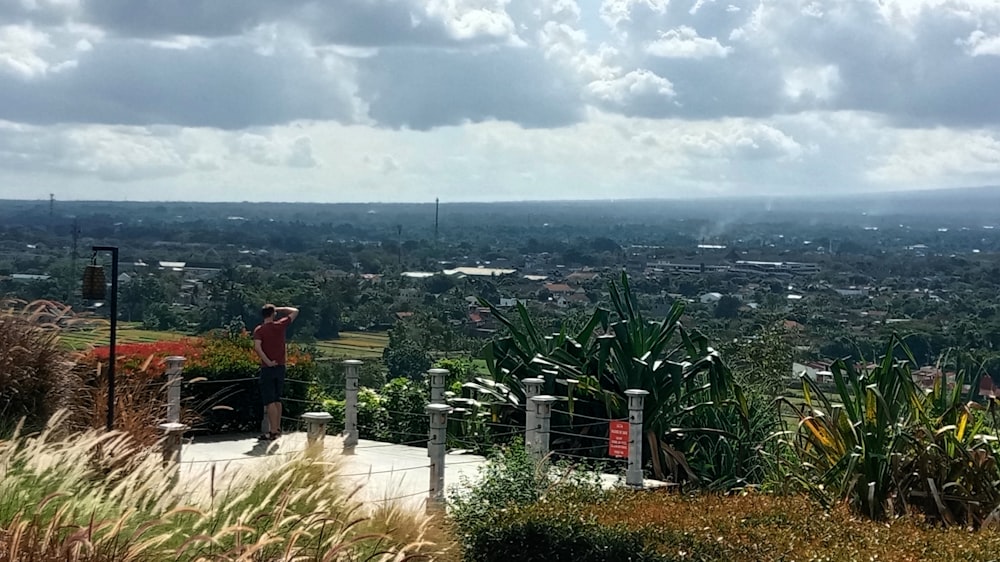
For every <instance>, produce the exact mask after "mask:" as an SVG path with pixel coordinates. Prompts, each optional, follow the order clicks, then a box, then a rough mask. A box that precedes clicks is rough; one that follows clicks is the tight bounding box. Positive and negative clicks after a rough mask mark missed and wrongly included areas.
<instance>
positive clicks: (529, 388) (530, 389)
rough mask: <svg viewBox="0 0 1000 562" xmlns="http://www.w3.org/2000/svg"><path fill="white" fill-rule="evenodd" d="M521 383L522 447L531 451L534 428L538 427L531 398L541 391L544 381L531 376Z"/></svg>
mask: <svg viewBox="0 0 1000 562" xmlns="http://www.w3.org/2000/svg"><path fill="white" fill-rule="evenodd" d="M521 383H522V384H523V385H524V449H525V450H526V451H529V452H531V451H534V450H535V449H534V447H535V445H534V443H535V430H536V429H538V427H537V426H538V423H537V422H536V421H535V403H534V402H532V401H531V399H532V398H534V397H536V396H538V395H539V394H541V393H542V385H543V384H545V381H544V380H542V379H534V378H532V379H524V380H523V381H521Z"/></svg>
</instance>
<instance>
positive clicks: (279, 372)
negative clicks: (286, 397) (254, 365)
mask: <svg viewBox="0 0 1000 562" xmlns="http://www.w3.org/2000/svg"><path fill="white" fill-rule="evenodd" d="M284 388H285V366H284V365H275V366H274V367H261V368H260V397H261V399H262V400H263V402H264V405H265V406H267V405H268V404H270V403H272V402H281V391H282V390H284Z"/></svg>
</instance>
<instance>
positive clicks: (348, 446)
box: [344, 359, 361, 455]
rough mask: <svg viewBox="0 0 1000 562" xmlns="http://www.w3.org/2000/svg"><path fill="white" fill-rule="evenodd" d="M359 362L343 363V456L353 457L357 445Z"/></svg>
mask: <svg viewBox="0 0 1000 562" xmlns="http://www.w3.org/2000/svg"><path fill="white" fill-rule="evenodd" d="M360 368H361V361H358V360H357V359H348V360H347V361H344V454H346V455H353V454H354V448H355V447H356V446H357V445H358V380H359V379H360V378H361V373H360V372H359V371H360Z"/></svg>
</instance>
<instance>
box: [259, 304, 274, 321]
mask: <svg viewBox="0 0 1000 562" xmlns="http://www.w3.org/2000/svg"><path fill="white" fill-rule="evenodd" d="M260 315H261V316H262V317H263V318H264V320H265V321H267V320H274V305H273V304H265V305H264V306H263V307H262V308H261V309H260Z"/></svg>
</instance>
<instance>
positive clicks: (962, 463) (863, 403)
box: [785, 336, 1000, 524]
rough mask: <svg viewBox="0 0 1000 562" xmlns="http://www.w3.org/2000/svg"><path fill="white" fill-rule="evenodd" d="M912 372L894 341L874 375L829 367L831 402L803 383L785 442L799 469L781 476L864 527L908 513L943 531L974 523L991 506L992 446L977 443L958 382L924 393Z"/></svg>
mask: <svg viewBox="0 0 1000 562" xmlns="http://www.w3.org/2000/svg"><path fill="white" fill-rule="evenodd" d="M897 351H899V352H900V354H901V355H902V356H903V357H904V359H903V360H897V359H896V358H895V357H896V355H897ZM914 364H915V361H914V360H913V356H912V355H911V354H910V352H909V350H908V349H907V348H906V346H905V345H904V344H903V343H902V342H901V341H900V340H899V339H898V337H896V336H893V338H892V340H891V341H890V343H889V347H888V349H887V351H886V354H885V356H884V358H883V359H882V360H881V362H880V363H879V364H878V365H876V366H875V367H874V368H871V369H868V370H864V371H858V370H857V369H856V368H855V366H854V365H852V364H848V363H846V362H845V361H843V360H841V361H837V362H836V363H834V365H833V366H832V367H831V371H832V373H833V378H834V383H835V387H836V396H835V397H836V400H837V402H834V401H833V400H831V399H830V398H829V397H828V396H827V395H826V393H825V392H823V390H822V389H821V388H820V387H819V385H817V383H816V382H814V381H813V380H811V379H809V378H808V377H806V376H803V377H802V391H803V396H804V404H803V405H802V406H794V405H792V407H793V408H794V411H795V413H796V415H797V416H798V418H799V423H798V427H797V430H796V431H794V432H790V434H791V435H792V440H791V441H790V444H791V445H792V449H793V451H794V453H795V456H796V457H797V459H798V463H799V464H798V466H796V467H794V468H793V470H792V471H791V472H790V473H789V476H790V477H791V478H793V479H795V480H797V481H798V482H799V483H801V484H804V485H805V487H806V488H807V489H808V490H810V491H811V492H813V493H814V495H815V496H816V497H818V498H819V499H820V500H821V501H823V502H825V503H830V502H831V500H843V501H846V502H848V503H849V504H850V505H851V507H852V508H853V509H854V510H855V511H856V512H858V513H860V514H862V515H865V516H867V517H870V518H872V519H881V518H884V517H886V516H889V515H893V514H899V513H904V512H905V511H906V510H907V508H908V507H912V508H917V509H920V510H921V511H923V512H924V513H925V514H927V515H929V516H931V517H933V518H935V519H938V520H940V521H941V522H943V523H959V522H963V523H964V522H968V523H973V524H978V523H981V522H982V521H983V519H984V518H985V517H986V516H988V515H989V514H990V513H991V512H992V511H993V510H994V509H996V507H997V506H998V505H1000V492H998V490H997V481H998V480H1000V472H998V462H997V461H998V458H997V450H996V446H995V441H996V440H995V438H993V437H990V436H985V435H983V434H982V430H983V425H982V423H981V422H980V421H977V416H976V415H975V411H976V409H978V408H980V406H979V405H977V404H976V403H974V402H972V401H971V400H968V399H969V398H971V394H967V393H965V392H963V388H964V387H965V384H964V382H965V377H964V376H963V375H961V374H960V375H959V376H957V377H956V380H955V383H954V386H953V387H951V388H949V386H948V382H947V380H945V379H944V377H942V378H939V379H938V380H937V381H936V382H935V386H934V388H932V389H930V390H929V391H927V392H924V391H923V390H922V389H921V388H920V387H919V386H918V385H917V384H916V383H915V382H914V381H913V378H912V366H913V365H914ZM976 386H977V385H975V384H973V385H970V392H974V389H975V387H976ZM785 403H786V404H787V405H791V403H790V402H788V401H787V400H785Z"/></svg>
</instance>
